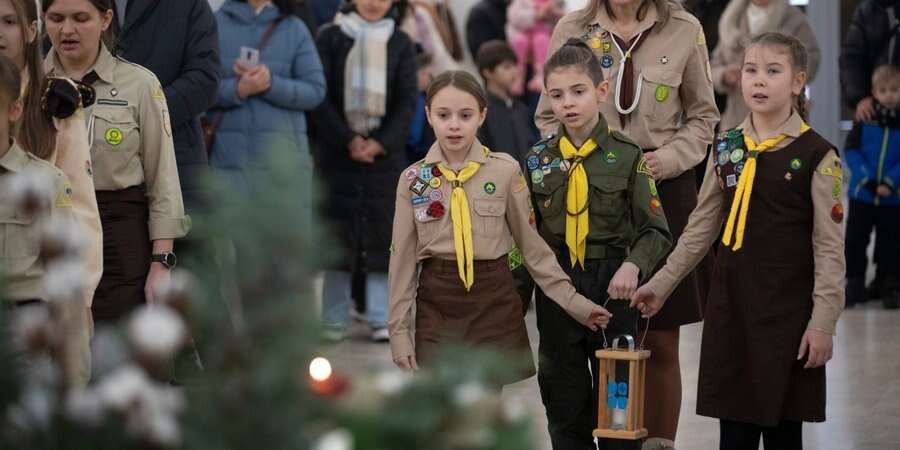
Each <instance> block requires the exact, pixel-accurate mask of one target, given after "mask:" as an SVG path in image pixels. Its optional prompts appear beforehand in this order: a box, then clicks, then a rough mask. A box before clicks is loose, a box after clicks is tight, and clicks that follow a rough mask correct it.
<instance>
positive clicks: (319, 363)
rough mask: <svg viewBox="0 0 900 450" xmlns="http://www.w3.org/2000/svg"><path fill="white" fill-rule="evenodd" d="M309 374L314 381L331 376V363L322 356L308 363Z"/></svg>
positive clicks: (323, 379)
mask: <svg viewBox="0 0 900 450" xmlns="http://www.w3.org/2000/svg"><path fill="white" fill-rule="evenodd" d="M309 376H310V378H312V379H313V380H315V381H325V380H327V379H328V378H330V377H331V363H330V362H329V361H328V360H327V359H325V358H322V357H318V358H316V359H313V360H312V362H310V363H309Z"/></svg>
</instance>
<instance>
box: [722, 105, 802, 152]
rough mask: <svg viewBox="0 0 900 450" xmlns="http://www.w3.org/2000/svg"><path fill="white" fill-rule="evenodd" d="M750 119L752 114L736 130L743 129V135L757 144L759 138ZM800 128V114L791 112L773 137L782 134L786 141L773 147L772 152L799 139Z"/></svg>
mask: <svg viewBox="0 0 900 450" xmlns="http://www.w3.org/2000/svg"><path fill="white" fill-rule="evenodd" d="M752 117H753V116H752V114H751V115H747V118H746V119H744V121H743V122H741V124H740V126H738V128H741V129H743V130H744V134H748V135H750V137H751V138H752V139H753V141H754V142H757V143H759V142H761V141H760V136H759V133H757V132H756V127H754V126H753V119H752ZM801 126H803V118H802V117H800V114H797V111H791V117H789V118H788V120H785V121H784V123H782V124H781V126H780V127H778V130H776V131H775V136H778V135H779V134H783V135H785V136H787V137H788V139H785V140H784V141H782V142H781V143H780V144H778V145H776V146H775V147H773V148H772V150H778V149H781V148H783V147H786V146H787V145H788V144H790V143H791V142H792V141H793V140H794V139H796V138H798V137H800V134H802V133H800V127H801ZM775 136H770V137H775ZM769 151H771V150H769Z"/></svg>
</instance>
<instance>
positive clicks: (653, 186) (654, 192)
mask: <svg viewBox="0 0 900 450" xmlns="http://www.w3.org/2000/svg"><path fill="white" fill-rule="evenodd" d="M647 182H649V183H650V195H652V196H654V197H659V191H657V190H656V182H655V181H653V178H647Z"/></svg>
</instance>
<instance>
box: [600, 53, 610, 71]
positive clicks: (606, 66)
mask: <svg viewBox="0 0 900 450" xmlns="http://www.w3.org/2000/svg"><path fill="white" fill-rule="evenodd" d="M600 65H601V66H603V68H604V69H609V68H610V67H612V65H613V59H612V56H609V55H603V57H602V58H600Z"/></svg>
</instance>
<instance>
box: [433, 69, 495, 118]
mask: <svg viewBox="0 0 900 450" xmlns="http://www.w3.org/2000/svg"><path fill="white" fill-rule="evenodd" d="M448 86H453V87H455V88H457V89H459V90H461V91H463V92H465V93H468V94H471V95H472V97H475V101H476V102H478V109H479V111H484V110H485V108H487V94H485V93H484V88H482V87H481V83H479V82H478V80H476V79H475V76H473V75H472V74H471V73H469V72H466V71H464V70H449V71H447V72H444V73H442V74H440V75H438V76H437V78H435V79H434V80H433V81H432V82H431V84H429V85H428V90H427V91H426V92H425V106H427V107H428V108H431V102H432V100H434V96H435V95H437V94H438V92H441V90H443V89H444V88H445V87H448Z"/></svg>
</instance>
